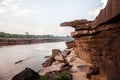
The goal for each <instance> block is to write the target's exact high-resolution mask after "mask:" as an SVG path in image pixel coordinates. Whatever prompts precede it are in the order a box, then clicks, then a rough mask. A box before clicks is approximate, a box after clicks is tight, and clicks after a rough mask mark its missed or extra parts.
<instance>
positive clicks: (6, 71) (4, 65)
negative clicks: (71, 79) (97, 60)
mask: <svg viewBox="0 0 120 80" xmlns="http://www.w3.org/2000/svg"><path fill="white" fill-rule="evenodd" d="M65 48H66V45H65V43H64V42H59V43H42V44H30V45H14V46H2V47H0V80H11V78H12V77H13V76H14V75H15V74H17V73H19V72H20V71H22V70H24V69H25V68H26V67H29V68H31V69H33V70H35V71H38V70H40V69H41V68H42V66H41V63H42V62H44V60H45V58H44V56H49V55H51V54H52V49H60V50H64V49H65ZM19 60H23V62H21V63H18V64H15V62H17V61H19Z"/></svg>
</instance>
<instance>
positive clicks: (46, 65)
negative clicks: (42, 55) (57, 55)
mask: <svg viewBox="0 0 120 80" xmlns="http://www.w3.org/2000/svg"><path fill="white" fill-rule="evenodd" d="M54 61H55V59H54V57H53V56H50V57H48V58H47V59H46V61H45V62H44V63H42V66H43V67H48V66H51V65H52V63H53V62H54Z"/></svg>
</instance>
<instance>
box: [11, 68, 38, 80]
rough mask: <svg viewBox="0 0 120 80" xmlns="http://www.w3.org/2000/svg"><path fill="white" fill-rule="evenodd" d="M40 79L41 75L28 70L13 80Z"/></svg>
mask: <svg viewBox="0 0 120 80" xmlns="http://www.w3.org/2000/svg"><path fill="white" fill-rule="evenodd" d="M38 79H40V75H39V74H38V73H37V72H35V71H33V70H32V69H30V68H26V69H25V70H23V71H22V72H20V73H19V74H17V75H15V76H14V77H13V78H12V80H38Z"/></svg>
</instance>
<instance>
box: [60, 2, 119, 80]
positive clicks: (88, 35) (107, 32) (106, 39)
mask: <svg viewBox="0 0 120 80" xmlns="http://www.w3.org/2000/svg"><path fill="white" fill-rule="evenodd" d="M61 26H71V27H73V28H75V32H72V33H71V36H72V37H73V38H75V39H74V41H72V42H67V43H66V44H67V45H68V47H70V48H71V47H73V49H74V51H75V52H76V54H77V55H78V56H79V58H80V59H82V60H85V61H88V62H90V63H92V64H93V65H94V67H96V68H98V69H99V71H100V73H99V74H97V75H94V74H93V75H91V76H90V77H89V78H90V80H120V78H119V76H120V0H108V3H107V5H106V7H105V8H104V9H103V10H101V12H100V13H99V15H98V16H97V17H96V19H95V20H94V21H88V20H86V19H81V20H75V21H71V22H64V23H61Z"/></svg>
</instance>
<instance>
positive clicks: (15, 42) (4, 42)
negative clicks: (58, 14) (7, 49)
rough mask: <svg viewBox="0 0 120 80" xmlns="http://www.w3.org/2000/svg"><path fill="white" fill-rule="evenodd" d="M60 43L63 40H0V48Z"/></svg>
mask: <svg viewBox="0 0 120 80" xmlns="http://www.w3.org/2000/svg"><path fill="white" fill-rule="evenodd" d="M61 41H65V39H60V38H0V46H7V45H21V44H36V43H48V42H61Z"/></svg>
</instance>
